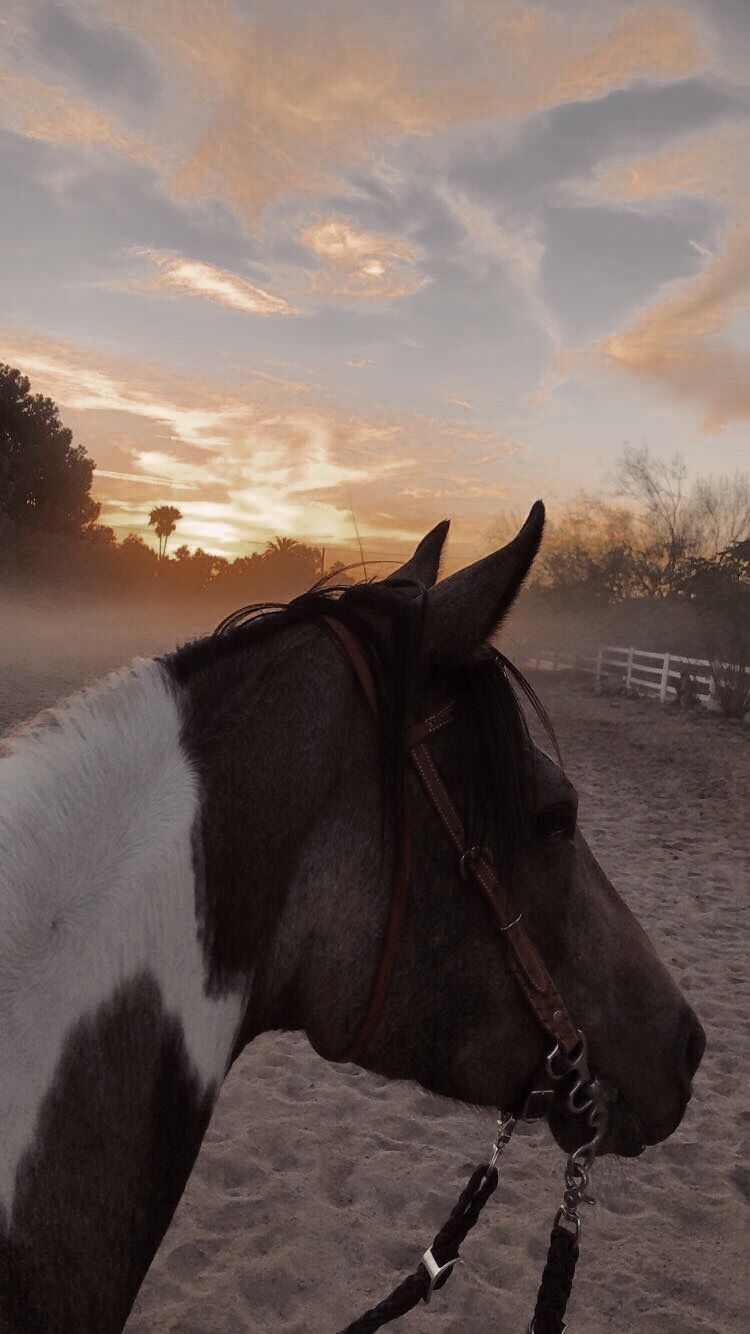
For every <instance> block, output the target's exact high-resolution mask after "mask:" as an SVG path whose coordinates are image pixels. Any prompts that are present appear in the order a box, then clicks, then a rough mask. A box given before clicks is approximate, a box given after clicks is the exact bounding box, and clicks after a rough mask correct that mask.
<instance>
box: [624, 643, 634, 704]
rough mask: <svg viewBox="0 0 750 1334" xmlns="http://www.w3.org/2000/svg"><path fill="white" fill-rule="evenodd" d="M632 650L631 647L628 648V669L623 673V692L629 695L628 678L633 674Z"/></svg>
mask: <svg viewBox="0 0 750 1334" xmlns="http://www.w3.org/2000/svg"><path fill="white" fill-rule="evenodd" d="M634 652H635V650H634V649H633V648H629V649H628V670H627V672H626V673H625V694H626V695H629V694H630V678H631V676H632V675H633V653H634Z"/></svg>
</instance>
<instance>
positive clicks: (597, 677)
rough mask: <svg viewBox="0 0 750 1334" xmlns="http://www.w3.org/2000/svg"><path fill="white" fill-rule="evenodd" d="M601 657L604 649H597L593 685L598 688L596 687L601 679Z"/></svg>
mask: <svg viewBox="0 0 750 1334" xmlns="http://www.w3.org/2000/svg"><path fill="white" fill-rule="evenodd" d="M603 656H604V649H603V648H598V649H597V650H596V675H595V676H594V685H595V686H598V685H600V684H601V679H602V658H603Z"/></svg>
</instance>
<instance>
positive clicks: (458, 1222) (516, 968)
mask: <svg viewBox="0 0 750 1334" xmlns="http://www.w3.org/2000/svg"><path fill="white" fill-rule="evenodd" d="M323 626H324V628H325V629H326V631H327V632H328V633H329V634H330V636H331V638H332V639H333V641H334V642H335V643H336V645H337V646H338V648H339V649H340V650H341V652H342V654H343V656H344V658H345V659H346V660H347V662H348V663H349V665H350V667H351V669H352V671H353V672H354V675H355V676H356V678H357V681H358V682H359V685H360V687H361V690H362V693H363V695H364V697H365V699H366V701H367V703H368V706H369V708H370V710H371V712H372V714H373V716H374V717H375V718H377V714H378V705H377V693H376V690H375V682H374V679H373V675H372V672H371V670H370V666H369V664H368V662H367V659H366V657H365V654H364V653H363V651H362V649H361V648H360V646H359V644H358V642H357V639H356V637H355V636H354V635H353V634H352V632H351V630H349V629H348V627H347V626H346V625H344V623H343V622H342V621H340V620H339V619H338V618H336V617H333V616H325V617H323ZM454 718H455V706H454V703H453V701H448V702H447V703H445V704H443V705H441V706H440V707H439V708H438V709H436V710H435V711H434V712H433V713H431V714H430V715H429V717H428V718H425V719H424V720H423V721H422V722H419V723H416V724H415V725H413V726H412V727H411V728H410V730H409V733H408V735H407V748H408V753H409V758H410V760H411V763H412V765H413V766H414V769H415V770H416V772H417V774H418V775H419V778H420V780H421V783H422V786H423V788H424V790H425V793H426V794H427V797H428V799H429V801H430V803H431V805H432V807H433V809H434V810H435V812H436V814H437V816H438V819H439V821H440V823H441V824H442V826H443V828H444V829H445V831H446V833H447V834H448V837H449V838H450V840H451V842H452V843H453V846H454V848H455V850H456V852H457V853H458V856H459V869H460V872H461V876H462V877H463V879H464V880H466V881H467V882H468V881H470V880H473V881H474V883H475V884H476V885H477V887H478V888H479V890H480V892H481V893H482V894H483V896H484V898H485V899H486V901H487V903H488V904H489V907H490V909H491V911H492V915H493V917H494V919H495V922H496V924H497V927H498V929H499V931H500V934H501V937H502V939H503V940H504V942H505V945H506V950H507V957H508V963H509V966H510V970H511V972H512V974H513V976H514V977H515V979H516V982H517V983H518V986H519V988H520V990H521V993H522V994H523V996H524V997H525V999H526V1001H527V1003H528V1005H529V1007H530V1009H531V1011H532V1014H533V1015H534V1017H535V1019H536V1021H537V1023H538V1024H539V1026H540V1028H541V1029H542V1032H543V1033H544V1034H545V1036H546V1037H548V1038H550V1039H551V1040H552V1042H553V1044H554V1045H553V1046H552V1048H551V1050H549V1051H548V1052H547V1055H546V1058H545V1060H544V1063H543V1066H542V1069H541V1071H539V1072H538V1073H537V1076H536V1077H535V1078H534V1080H533V1081H532V1085H531V1088H530V1089H528V1090H527V1091H526V1092H525V1094H524V1095H523V1097H522V1100H521V1103H520V1104H519V1106H518V1107H516V1108H512V1109H510V1110H509V1111H506V1112H504V1113H502V1114H501V1116H500V1118H499V1120H498V1134H497V1139H496V1141H495V1146H494V1151H493V1153H492V1156H491V1158H490V1161H489V1162H488V1164H487V1165H486V1166H484V1167H483V1168H481V1169H480V1168H477V1169H476V1172H475V1173H474V1174H473V1176H472V1177H471V1178H470V1180H469V1183H468V1185H467V1187H466V1189H465V1191H464V1192H463V1194H462V1196H461V1197H460V1200H459V1204H458V1205H457V1206H456V1209H454V1211H453V1213H452V1215H451V1220H449V1223H448V1224H446V1228H444V1229H443V1230H442V1231H441V1233H439V1234H438V1236H437V1237H436V1238H435V1241H434V1242H433V1244H432V1246H431V1247H429V1248H428V1250H426V1251H425V1252H424V1255H423V1256H422V1261H421V1264H420V1266H419V1269H418V1270H417V1273H416V1274H415V1275H413V1276H412V1279H407V1280H405V1281H404V1283H403V1284H401V1285H400V1287H399V1288H397V1289H395V1290H394V1292H393V1293H392V1294H391V1297H390V1298H387V1299H386V1301H385V1302H382V1303H380V1305H379V1306H378V1307H374V1308H372V1310H371V1311H369V1312H367V1313H366V1314H365V1316H363V1317H361V1319H360V1320H359V1321H355V1322H354V1324H352V1325H350V1326H348V1327H347V1330H346V1331H344V1334H354V1332H355V1331H356V1334H364V1331H369V1330H374V1329H378V1328H380V1326H381V1325H382V1324H386V1323H389V1322H390V1321H391V1320H392V1319H395V1318H398V1316H399V1315H400V1314H403V1313H404V1312H405V1311H407V1310H410V1309H412V1307H413V1306H414V1305H415V1304H416V1303H417V1301H419V1300H424V1301H429V1300H430V1297H431V1295H432V1292H433V1290H434V1288H436V1287H440V1286H442V1284H443V1283H444V1282H445V1281H446V1280H447V1278H448V1277H449V1275H450V1273H451V1272H452V1269H453V1266H454V1265H455V1264H456V1262H457V1260H458V1259H459V1256H458V1241H457V1236H460V1239H463V1237H465V1235H466V1231H467V1230H468V1228H470V1227H472V1226H473V1224H474V1222H476V1218H477V1217H478V1214H479V1211H480V1210H481V1208H482V1206H483V1204H484V1202H485V1200H486V1198H487V1197H488V1195H489V1194H490V1193H491V1192H492V1190H494V1188H495V1186H496V1185H497V1180H498V1176H497V1166H496V1164H497V1161H498V1159H499V1158H500V1155H501V1154H502V1153H503V1151H504V1149H505V1148H506V1146H507V1144H508V1143H509V1141H510V1137H511V1134H512V1132H513V1127H514V1126H515V1124H516V1120H517V1119H520V1118H523V1119H536V1118H537V1117H539V1116H546V1115H547V1114H548V1112H549V1108H550V1103H551V1100H552V1099H553V1098H554V1097H555V1096H556V1095H559V1096H562V1097H564V1101H565V1107H566V1109H567V1111H568V1112H569V1113H570V1114H571V1115H573V1116H581V1117H582V1118H583V1119H584V1121H585V1124H586V1126H587V1128H588V1129H589V1130H590V1132H591V1137H590V1139H589V1140H588V1141H586V1142H584V1143H583V1144H582V1145H581V1146H580V1147H579V1148H578V1149H575V1150H574V1151H573V1152H572V1153H571V1154H570V1155H569V1157H568V1160H567V1164H566V1167H565V1191H564V1194H563V1200H562V1203H561V1205H560V1207H559V1209H558V1210H557V1213H556V1215H555V1220H554V1223H553V1227H552V1233H551V1237H550V1247H549V1251H548V1256H547V1263H546V1265H545V1269H544V1273H543V1276H542V1282H541V1285H540V1288H539V1294H538V1297H537V1304H536V1308H535V1312H534V1315H533V1316H532V1319H531V1323H530V1325H529V1326H528V1330H527V1334H562V1331H564V1330H565V1329H566V1328H567V1326H566V1325H565V1322H564V1314H565V1307H566V1303H567V1300H568V1297H569V1295H570V1290H571V1286H572V1282H573V1274H574V1272H575V1264H576V1260H577V1258H578V1241H579V1237H580V1232H581V1219H580V1217H579V1214H578V1209H579V1207H580V1205H581V1204H582V1203H587V1204H593V1202H594V1201H593V1199H592V1197H591V1196H590V1195H587V1194H586V1191H587V1187H588V1176H589V1172H590V1170H591V1167H592V1165H593V1161H594V1158H595V1157H596V1153H597V1151H598V1149H599V1147H600V1145H601V1142H602V1140H603V1138H604V1135H605V1133H606V1128H607V1121H608V1107H607V1104H608V1102H609V1101H610V1096H611V1095H610V1091H609V1090H608V1089H607V1088H606V1087H605V1085H604V1084H603V1083H602V1082H601V1081H600V1080H599V1079H598V1078H596V1077H595V1076H592V1074H591V1071H590V1069H589V1064H588V1052H587V1044H586V1038H585V1035H584V1033H583V1032H582V1031H581V1030H580V1029H579V1028H577V1027H576V1025H575V1023H574V1022H573V1020H572V1019H571V1017H570V1014H569V1013H568V1009H567V1007H566V1005H565V1002H564V1000H563V998H562V996H561V995H560V992H559V991H558V989H557V986H556V985H555V982H554V980H553V978H552V977H551V975H550V973H549V971H548V969H547V966H546V964H545V963H544V960H543V959H542V957H541V955H540V953H539V951H538V949H537V948H536V946H535V945H534V943H533V941H532V940H531V939H530V938H529V936H528V934H527V933H526V930H525V929H524V926H523V913H522V912H514V909H513V905H512V903H511V901H510V898H509V896H508V893H507V891H506V889H505V887H504V885H503V884H502V882H501V881H500V879H499V878H498V876H497V875H496V874H495V869H494V867H493V865H492V862H491V860H490V857H489V855H488V853H487V852H486V850H485V849H484V848H481V847H477V846H474V847H472V846H470V845H469V843H468V841H467V837H466V832H465V830H464V827H463V824H462V822H461V819H460V816H459V815H458V812H457V811H456V808H455V806H454V804H453V801H452V800H451V797H450V794H449V792H448V790H447V788H446V786H445V784H444V782H443V780H442V778H441V776H440V774H439V772H438V770H437V768H436V766H435V763H434V761H433V758H432V755H431V754H430V751H429V748H428V744H427V743H428V741H429V740H430V738H431V737H433V736H435V735H436V734H437V733H438V732H440V731H442V729H443V728H444V727H448V726H449V725H450V724H451V723H452V722H453V721H454ZM411 843H412V821H411V809H410V802H409V796H408V789H407V786H406V785H405V787H404V793H403V808H402V811H401V820H400V838H399V845H398V848H397V852H396V860H395V866H394V874H393V885H392V889H391V899H390V905H389V909H388V920H387V924H386V930H385V937H384V942H383V946H382V950H381V954H380V960H379V963H378V967H377V971H376V973H375V977H374V980H373V983H372V987H371V990H370V997H369V1001H368V1004H367V1008H366V1010H365V1013H364V1015H363V1016H362V1019H361V1020H360V1022H359V1024H358V1026H357V1029H356V1031H355V1033H354V1035H353V1037H352V1038H351V1039H350V1041H349V1043H348V1044H347V1047H346V1050H345V1051H344V1052H343V1054H342V1055H341V1056H339V1057H338V1058H336V1059H339V1060H344V1061H354V1060H357V1059H358V1058H360V1057H361V1056H362V1054H363V1053H364V1051H365V1049H366V1048H367V1045H368V1043H369V1042H370V1039H371V1038H372V1036H373V1034H374V1032H375V1030H376V1028H377V1026H378V1023H379V1022H380V1018H381V1015H382V1011H383V1006H384V1002H385V997H386V993H387V991H388V985H389V983H390V979H391V976H392V973H393V966H394V962H395V957H396V951H397V947H398V942H399V937H400V934H401V929H402V926H403V922H404V915H405V911H406V904H407V899H408V893H409V884H410V879H411ZM537 1085H541V1087H537ZM451 1227H453V1232H451V1234H450V1241H448V1240H446V1236H447V1231H446V1230H448V1232H450V1229H451ZM571 1229H572V1231H571ZM410 1283H412V1284H413V1285H414V1292H412V1294H411V1295H409V1296H407V1295H406V1289H407V1287H408V1285H409V1284H410ZM415 1294H416V1295H415Z"/></svg>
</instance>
